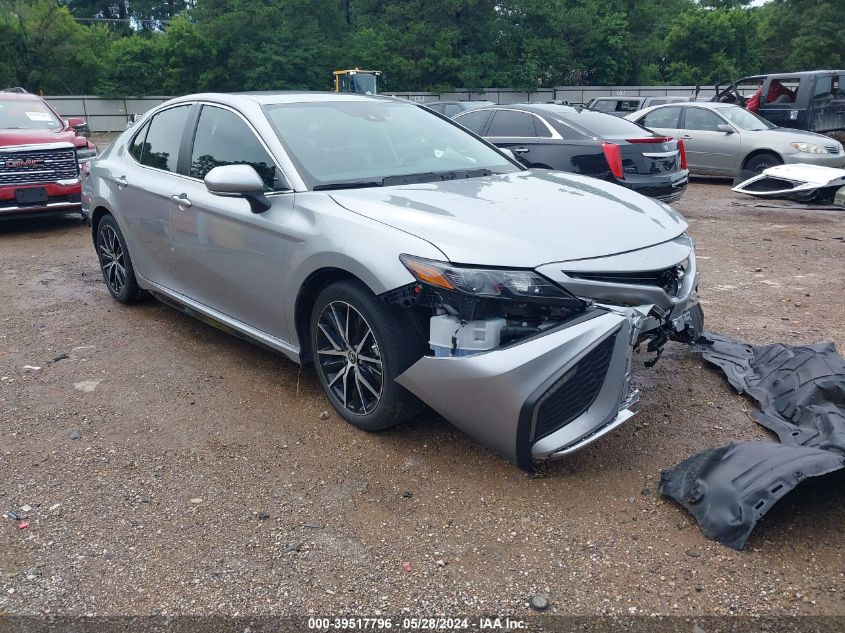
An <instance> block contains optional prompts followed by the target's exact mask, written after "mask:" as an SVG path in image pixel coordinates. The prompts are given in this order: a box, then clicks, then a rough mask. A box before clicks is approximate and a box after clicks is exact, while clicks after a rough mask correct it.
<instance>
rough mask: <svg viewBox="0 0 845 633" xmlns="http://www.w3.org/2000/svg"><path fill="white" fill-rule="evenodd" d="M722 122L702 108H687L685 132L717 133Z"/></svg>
mask: <svg viewBox="0 0 845 633" xmlns="http://www.w3.org/2000/svg"><path fill="white" fill-rule="evenodd" d="M723 123H724V121H722V119H720V118H719V117H718V116H717V115H715V114H713V113H712V112H710V111H709V110H705V109H704V108H687V114H686V118H685V119H684V129H685V130H700V131H703V132H718V131H719V126H720V125H722V124H723Z"/></svg>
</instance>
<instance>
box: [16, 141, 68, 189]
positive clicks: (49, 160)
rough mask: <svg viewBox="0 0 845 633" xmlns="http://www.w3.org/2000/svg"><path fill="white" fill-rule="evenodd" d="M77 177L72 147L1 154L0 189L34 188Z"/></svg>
mask: <svg viewBox="0 0 845 633" xmlns="http://www.w3.org/2000/svg"><path fill="white" fill-rule="evenodd" d="M77 176H79V163H78V161H77V160H76V151H75V150H74V149H73V148H72V147H68V148H61V149H46V150H45V149H41V150H33V151H16V152H3V151H0V186H8V185H34V184H40V183H48V182H55V181H56V180H71V179H73V178H76V177H77Z"/></svg>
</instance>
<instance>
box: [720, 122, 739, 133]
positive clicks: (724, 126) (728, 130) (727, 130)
mask: <svg viewBox="0 0 845 633" xmlns="http://www.w3.org/2000/svg"><path fill="white" fill-rule="evenodd" d="M716 129H717V130H719V131H720V132H724V133H725V134H733V133H734V132H736V130H735V129H734V128H733V126H732V125H728V124H727V123H720V124H719V125H718V126H717V128H716Z"/></svg>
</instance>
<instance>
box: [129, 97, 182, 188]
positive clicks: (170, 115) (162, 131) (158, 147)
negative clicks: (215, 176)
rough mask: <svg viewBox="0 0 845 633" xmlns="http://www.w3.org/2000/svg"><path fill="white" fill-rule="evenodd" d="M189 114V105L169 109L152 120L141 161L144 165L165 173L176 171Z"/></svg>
mask: <svg viewBox="0 0 845 633" xmlns="http://www.w3.org/2000/svg"><path fill="white" fill-rule="evenodd" d="M189 112H190V106H187V105H186V106H179V107H176V108H168V109H167V110H164V111H162V112H159V113H158V114H156V115H155V116H154V117H153V118H152V119H151V120H150V124H149V128H148V129H147V135H146V139H145V141H144V144H143V147H142V148H141V158H140V159H139V161H140V162H141V164H142V165H146V166H147V167H154V168H156V169H163V170H164V171H172V172H175V171H176V166H177V164H178V162H179V146H180V145H181V143H182V133H183V132H184V131H185V123H187V121H188V113H189ZM140 136H141V135H140V134H139V135H138V136H137V137H135V139H136V141H137V139H138V138H140ZM130 151H131V149H130ZM134 155H135V154H133V156H134Z"/></svg>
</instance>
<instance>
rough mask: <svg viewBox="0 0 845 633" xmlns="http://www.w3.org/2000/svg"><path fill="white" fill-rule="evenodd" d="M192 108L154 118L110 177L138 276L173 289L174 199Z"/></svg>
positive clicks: (170, 110) (181, 107) (173, 109)
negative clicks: (172, 213)
mask: <svg viewBox="0 0 845 633" xmlns="http://www.w3.org/2000/svg"><path fill="white" fill-rule="evenodd" d="M192 107H193V104H184V105H178V106H174V107H171V108H167V109H165V110H161V111H160V112H158V113H156V114H155V115H154V116H153V117H152V118H151V119H150V120H149V121H148V122H147V123H145V124H144V125H143V126H142V127H141V128H140V129H139V130H138V132H136V133H135V136H134V137H132V140H131V141H130V142H129V144H128V147H127V153H128V158H126V159H124V160H121V161H115V164H116V165H117V166H116V167H115V168H114V169H112V171H111V173H110V174H109V178H108V181H109V188H110V189H111V196H112V199H113V200H114V206H115V209H114V211H115V214H116V216H117V219H118V222H120V224H121V228H122V230H123V234H124V236H125V239H126V241H127V246H128V248H129V252H130V254H131V256H132V263H133V265H134V266H135V271H136V273H137V274H139V275H140V276H141V277H143V278H144V279H148V280H149V281H152V282H154V283H156V284H159V285H161V286H164V287H165V288H171V289H172V288H175V287H176V276H175V264H174V261H173V252H172V249H171V227H170V207H171V196H172V195H173V194H174V193H175V192H176V190H177V188H178V187H179V183H180V180H181V178H180V177H179V176H178V175H177V173H176V172H177V168H178V161H179V150H180V145H181V143H182V138H183V137H184V134H185V129H186V127H187V124H188V120H189V116H190V113H191V109H192Z"/></svg>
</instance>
